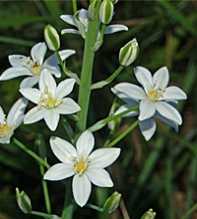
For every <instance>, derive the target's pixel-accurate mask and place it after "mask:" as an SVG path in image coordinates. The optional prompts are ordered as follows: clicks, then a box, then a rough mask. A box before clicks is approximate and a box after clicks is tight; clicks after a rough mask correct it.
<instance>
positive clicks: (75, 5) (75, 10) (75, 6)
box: [72, 0, 77, 14]
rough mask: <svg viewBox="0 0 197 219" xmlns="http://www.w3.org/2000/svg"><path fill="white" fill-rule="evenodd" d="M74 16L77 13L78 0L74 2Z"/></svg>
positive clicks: (73, 0)
mask: <svg viewBox="0 0 197 219" xmlns="http://www.w3.org/2000/svg"><path fill="white" fill-rule="evenodd" d="M72 5H73V14H75V13H76V12H77V0H72Z"/></svg>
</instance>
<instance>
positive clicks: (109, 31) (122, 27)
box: [105, 24, 128, 34]
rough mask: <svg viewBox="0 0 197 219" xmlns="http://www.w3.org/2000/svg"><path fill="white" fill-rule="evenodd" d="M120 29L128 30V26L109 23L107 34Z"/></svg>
mask: <svg viewBox="0 0 197 219" xmlns="http://www.w3.org/2000/svg"><path fill="white" fill-rule="evenodd" d="M119 31H128V27H127V26H125V25H121V24H113V25H109V26H107V27H106V29H105V34H113V33H116V32H119Z"/></svg>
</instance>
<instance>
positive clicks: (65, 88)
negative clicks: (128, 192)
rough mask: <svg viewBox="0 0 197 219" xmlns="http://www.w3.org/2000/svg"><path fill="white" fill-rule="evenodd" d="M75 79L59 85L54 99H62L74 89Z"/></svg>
mask: <svg viewBox="0 0 197 219" xmlns="http://www.w3.org/2000/svg"><path fill="white" fill-rule="evenodd" d="M74 84H75V79H66V80H64V81H62V82H60V83H59V85H58V86H57V89H56V95H55V96H56V97H58V98H60V99H62V98H63V97H65V96H67V95H69V94H70V93H71V92H72V90H73V87H74Z"/></svg>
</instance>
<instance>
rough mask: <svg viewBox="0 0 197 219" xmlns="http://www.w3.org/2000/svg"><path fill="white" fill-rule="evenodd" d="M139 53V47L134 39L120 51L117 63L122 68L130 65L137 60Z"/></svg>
mask: <svg viewBox="0 0 197 219" xmlns="http://www.w3.org/2000/svg"><path fill="white" fill-rule="evenodd" d="M138 52H139V46H138V42H137V40H136V39H133V40H131V41H130V42H128V43H127V44H126V45H125V46H123V47H122V48H121V49H120V52H119V62H120V64H121V65H122V66H125V67H127V66H129V65H131V64H132V63H133V62H134V61H135V59H136V58H137V55H138Z"/></svg>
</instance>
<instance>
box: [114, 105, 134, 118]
mask: <svg viewBox="0 0 197 219" xmlns="http://www.w3.org/2000/svg"><path fill="white" fill-rule="evenodd" d="M131 107H132V106H130V105H122V106H120V107H119V108H118V109H117V111H116V112H115V113H114V115H118V114H120V113H123V112H124V111H127V110H129V109H130V108H131ZM136 115H138V112H137V111H135V110H132V111H130V112H128V113H126V114H124V115H122V116H121V117H134V116H136Z"/></svg>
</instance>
